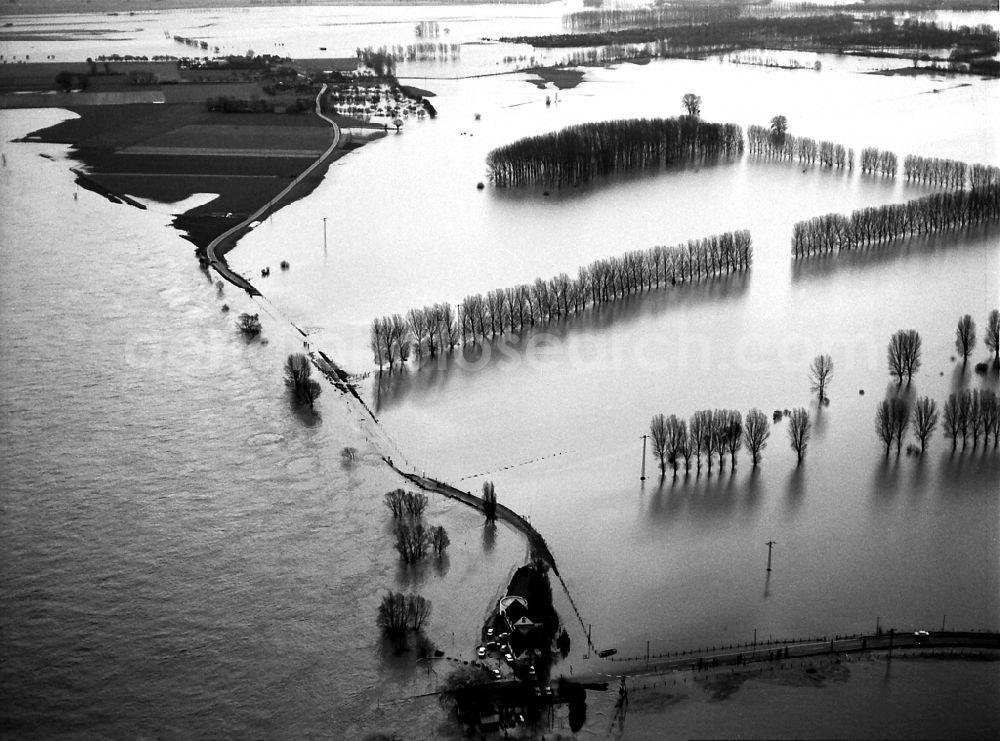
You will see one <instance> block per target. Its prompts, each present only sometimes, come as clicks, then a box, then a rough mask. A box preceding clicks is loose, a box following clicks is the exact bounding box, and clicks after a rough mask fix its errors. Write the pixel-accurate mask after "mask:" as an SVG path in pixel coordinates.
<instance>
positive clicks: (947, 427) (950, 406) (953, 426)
mask: <svg viewBox="0 0 1000 741" xmlns="http://www.w3.org/2000/svg"><path fill="white" fill-rule="evenodd" d="M958 406H959V405H958V396H957V395H956V394H949V395H948V401H946V402H945V404H944V409H943V410H942V415H941V422H942V427H944V436H945V437H946V438H948V439H949V440H951V449H952V452H954V450H955V448H956V447H957V445H958V438H959V437H960V436H961V423H960V421H959V409H958Z"/></svg>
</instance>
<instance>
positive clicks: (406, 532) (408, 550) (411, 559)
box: [394, 521, 430, 564]
mask: <svg viewBox="0 0 1000 741" xmlns="http://www.w3.org/2000/svg"><path fill="white" fill-rule="evenodd" d="M394 533H395V535H396V550H397V551H398V552H399V557H400V558H401V559H403V563H408V564H410V563H416V562H417V561H419V560H421V559H422V558H423V557H424V556H425V555H427V546H428V545H429V544H430V540H429V535H428V533H427V530H426V529H425V528H424V525H423V523H421V522H405V521H404V522H401V523H399V524H398V525H396V529H395V530H394Z"/></svg>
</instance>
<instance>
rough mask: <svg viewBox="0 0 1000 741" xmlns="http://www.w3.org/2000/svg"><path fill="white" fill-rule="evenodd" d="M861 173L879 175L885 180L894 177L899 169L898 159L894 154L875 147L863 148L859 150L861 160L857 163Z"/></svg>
mask: <svg viewBox="0 0 1000 741" xmlns="http://www.w3.org/2000/svg"><path fill="white" fill-rule="evenodd" d="M858 164H859V165H860V166H861V172H863V173H869V174H872V175H874V174H876V173H877V174H881V175H884V176H885V177H887V178H894V177H896V171H897V170H898V169H899V158H898V157H896V155H895V153H894V152H889V151H888V150H884V149H877V148H876V147H865V148H864V149H862V150H861V158H860V160H859V162H858Z"/></svg>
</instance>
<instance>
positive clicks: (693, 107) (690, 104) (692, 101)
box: [681, 93, 701, 116]
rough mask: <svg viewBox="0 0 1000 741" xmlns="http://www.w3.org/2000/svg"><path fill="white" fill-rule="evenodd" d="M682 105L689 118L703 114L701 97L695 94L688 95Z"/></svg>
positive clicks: (683, 99) (682, 100)
mask: <svg viewBox="0 0 1000 741" xmlns="http://www.w3.org/2000/svg"><path fill="white" fill-rule="evenodd" d="M681 105H682V106H683V107H684V110H685V111H687V114H688V115H689V116H698V115H700V114H701V96H700V95H695V94H694V93H686V94H685V95H684V97H683V98H682V99H681Z"/></svg>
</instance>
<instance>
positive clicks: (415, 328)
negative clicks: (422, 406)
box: [371, 230, 753, 369]
mask: <svg viewBox="0 0 1000 741" xmlns="http://www.w3.org/2000/svg"><path fill="white" fill-rule="evenodd" d="M752 262H753V247H752V240H751V238H750V232H748V231H745V230H743V231H737V232H727V233H725V234H719V235H715V236H711V237H706V238H704V239H698V240H690V241H688V242H687V244H681V245H677V246H676V247H653V248H652V249H649V250H633V251H631V252H627V253H625V254H624V255H622V256H620V257H611V258H608V259H605V260H597V261H596V262H593V263H591V264H590V265H588V266H586V267H581V268H580V270H579V272H578V274H577V277H575V278H570V277H569V276H568V275H567V274H566V273H562V274H561V275H558V276H556V277H554V278H551V279H549V280H543V279H542V278H538V279H537V280H535V282H534V283H531V284H527V283H525V284H521V285H518V286H514V287H512V288H497V289H494V290H492V291H489V292H488V293H486V294H485V295H484V294H475V295H473V296H467V297H466V298H465V299H463V301H462V303H461V304H460V305H459V307H458V310H457V312H456V311H453V310H452V307H451V305H450V304H447V303H445V304H434V305H433V306H425V307H423V308H421V309H411V310H410V311H409V312H407V315H406V317H405V318H404V317H403V316H402V315H401V314H393V315H392V316H386V317H382V318H380V319H375V320H374V321H373V322H372V327H371V349H372V353H373V354H374V357H375V362H376V363H378V365H379V368H382V367H383V366H385V365H388V366H389V368H390V369H391V368H392V366H393V365H394V364H395V363H396V362H405V361H406V360H407V359H408V358H409V356H410V354H411V352H413V353H415V354H417V355H420V354H421V353H422V352H423V351H424V350H425V349H426V351H427V352H428V353H429V354H430V355H432V356H433V355H435V354H436V353H438V352H441V351H443V350H444V349H445V348H447V349H451V348H453V347H454V346H455V345H457V344H465V343H468V342H473V343H476V342H479V341H483V340H485V339H486V338H488V337H496V336H497V335H504V334H508V333H511V332H518V331H522V330H524V329H525V328H526V327H534V326H538V325H542V324H545V323H547V322H550V321H554V320H557V319H559V318H560V317H566V316H571V315H575V314H580V313H582V312H583V311H585V310H586V309H588V308H593V307H597V306H601V305H603V304H608V303H613V302H615V301H619V300H622V299H624V298H627V297H628V296H631V295H633V294H636V293H640V292H642V291H646V290H652V289H657V288H660V287H661V286H668V285H671V286H672V285H676V284H677V283H690V282H693V281H697V280H702V279H708V278H714V277H717V276H722V275H728V274H731V273H740V272H744V271H746V270H749V269H750V266H751V264H752Z"/></svg>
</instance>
